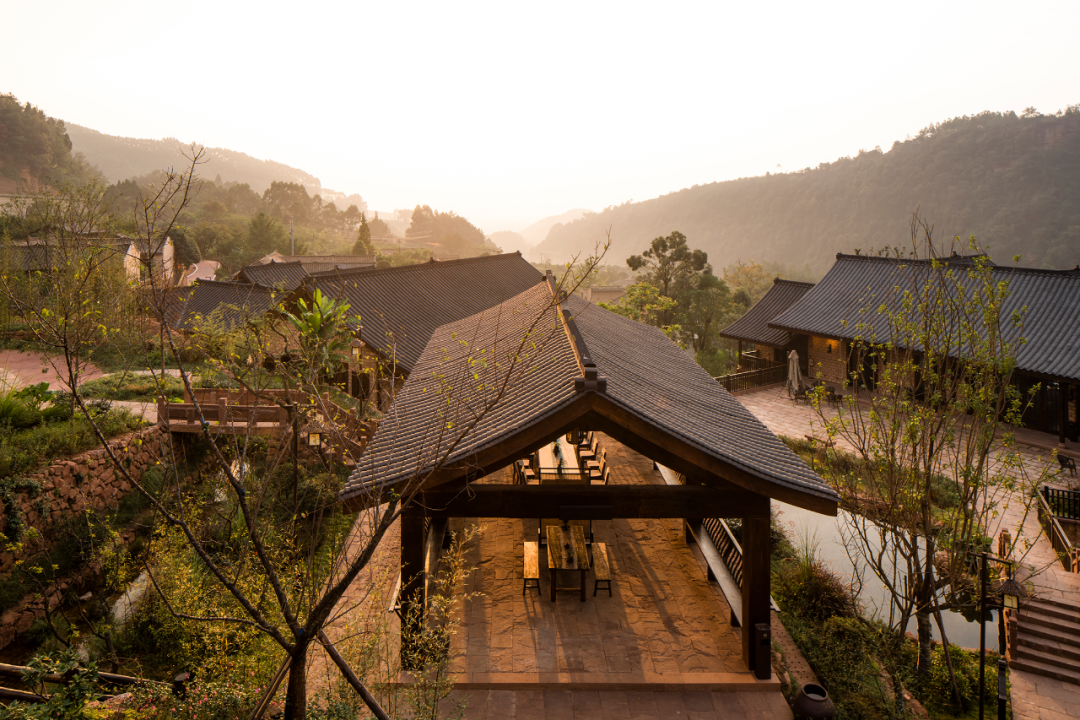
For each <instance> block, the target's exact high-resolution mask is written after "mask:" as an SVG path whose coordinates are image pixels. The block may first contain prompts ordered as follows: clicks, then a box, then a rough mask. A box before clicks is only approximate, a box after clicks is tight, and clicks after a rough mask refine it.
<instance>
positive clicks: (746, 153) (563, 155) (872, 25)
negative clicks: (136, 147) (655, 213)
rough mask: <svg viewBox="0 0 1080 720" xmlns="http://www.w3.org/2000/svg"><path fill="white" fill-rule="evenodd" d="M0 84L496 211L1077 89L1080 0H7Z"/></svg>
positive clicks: (756, 160)
mask: <svg viewBox="0 0 1080 720" xmlns="http://www.w3.org/2000/svg"><path fill="white" fill-rule="evenodd" d="M0 18H2V19H3V24H4V25H5V26H6V27H5V32H4V42H3V43H2V44H0V92H10V93H13V94H15V96H16V97H18V98H19V99H20V100H22V101H30V102H32V103H34V104H35V105H37V106H39V107H40V108H42V109H43V110H44V111H45V112H46V113H47V114H49V115H52V116H55V117H59V118H63V119H64V120H69V121H72V122H75V123H78V124H80V125H85V126H88V127H91V128H93V129H95V130H100V131H101V132H105V133H109V134H112V135H124V136H130V137H145V138H162V137H176V138H179V139H181V140H184V141H198V142H201V143H205V144H206V145H209V146H216V147H226V148H230V149H233V150H239V151H242V152H246V153H248V154H250V155H253V156H255V157H258V158H267V159H273V160H277V161H279V162H283V163H286V164H288V165H292V166H295V167H299V168H301V169H303V170H306V171H307V172H310V173H311V174H313V175H315V176H316V177H318V178H319V179H320V181H321V182H322V184H323V186H325V187H329V188H333V189H335V190H341V191H344V192H347V193H352V192H358V193H360V194H361V195H362V196H363V197H364V199H365V200H367V202H368V204H369V206H370V207H372V208H373V209H380V210H389V209H392V208H395V207H412V206H414V205H416V204H417V203H427V204H429V205H431V206H432V207H434V208H436V209H438V210H454V211H455V212H457V213H459V214H461V215H464V216H465V217H467V218H469V219H470V220H472V221H473V222H474V223H475V224H477V225H479V226H480V227H482V228H483V229H484V230H485V231H487V232H494V231H497V230H520V229H521V228H523V227H525V226H527V225H529V224H530V223H532V222H534V221H536V220H538V219H540V218H542V217H544V216H547V215H554V214H557V213H561V212H563V211H565V210H568V209H570V208H572V207H587V208H591V209H593V210H600V209H602V208H604V207H605V206H607V205H617V204H621V203H623V202H625V201H627V200H630V199H634V200H645V199H648V198H651V197H656V196H657V195H662V194H665V193H668V192H671V191H673V190H678V189H681V188H684V187H689V186H691V185H695V184H701V183H708V182H712V181H715V180H726V179H731V178H736V177H741V176H747V175H760V174H763V173H765V172H766V171H773V172H776V171H777V165H780V166H781V168H782V169H783V170H785V171H789V170H796V169H799V168H803V167H807V166H813V165H817V164H818V163H820V162H828V161H831V160H834V159H836V158H837V157H839V156H842V155H849V154H855V153H857V152H858V150H859V149H860V148H866V149H871V148H873V147H874V146H875V145H880V146H881V147H882V149H883V150H888V148H889V147H890V146H891V145H892V143H893V141H894V140H897V139H903V138H904V137H905V136H906V135H908V134H912V135H914V134H915V133H916V132H918V130H919V129H920V128H922V127H924V126H926V125H928V124H930V123H932V122H935V121H941V120H944V119H946V118H949V117H953V116H957V115H964V114H972V113H976V112H979V111H982V110H988V109H989V110H1016V111H1017V112H1019V111H1020V110H1022V109H1023V108H1025V107H1027V106H1029V105H1031V106H1035V107H1036V108H1038V109H1039V110H1040V111H1042V112H1053V111H1056V110H1058V109H1064V107H1065V106H1066V105H1068V104H1071V103H1080V42H1078V41H1077V39H1076V29H1077V28H1078V27H1080V2H1077V1H1076V0H1071V1H1069V2H1044V1H1039V0H1029V1H1027V2H1023V3H1020V2H1015V0H1014V1H1013V2H986V1H983V2H963V3H961V2H943V1H942V0H937V1H936V2H926V3H920V2H905V3H880V2H879V3H870V2H865V0H863V1H862V2H851V3H829V2H824V3H820V2H819V3H807V2H797V3H794V2H793V3H779V2H771V3H748V2H739V3H734V2H715V1H714V2H698V3H674V2H650V3H631V2H625V1H623V2H618V3H587V2H585V3H583V2H574V3H557V2H545V3H536V4H526V3H513V2H505V1H504V2H499V3H486V4H481V3H467V2H466V3H460V2H459V3H447V2H440V3H403V2H389V3H387V2H381V3H359V2H340V3H334V2H322V3H313V2H309V3H304V2H290V3H284V2H261V3H254V2H245V3H240V2H228V1H226V2H221V1H220V0H219V1H218V2H201V1H198V0H195V1H189V2H185V3H175V2H171V3H160V2H156V3H147V2H138V3H136V2H127V1H116V0H114V1H112V2H108V3H88V2H85V0H79V1H78V2H49V1H48V0H34V1H33V2H22V1H18V0H0Z"/></svg>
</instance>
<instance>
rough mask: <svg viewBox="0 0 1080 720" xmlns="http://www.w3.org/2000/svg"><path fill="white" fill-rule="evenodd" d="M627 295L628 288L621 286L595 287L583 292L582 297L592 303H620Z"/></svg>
mask: <svg viewBox="0 0 1080 720" xmlns="http://www.w3.org/2000/svg"><path fill="white" fill-rule="evenodd" d="M625 294H626V288H624V287H622V286H621V285H593V286H591V287H587V288H585V289H584V290H583V291H582V292H581V296H582V297H583V298H585V299H586V300H587V301H589V302H592V303H600V302H606V303H613V302H618V301H619V300H620V299H621V298H622V296H623V295H625Z"/></svg>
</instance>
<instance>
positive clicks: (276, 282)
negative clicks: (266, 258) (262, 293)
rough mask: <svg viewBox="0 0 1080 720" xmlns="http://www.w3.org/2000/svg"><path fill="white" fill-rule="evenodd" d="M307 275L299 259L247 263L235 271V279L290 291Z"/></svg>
mask: <svg viewBox="0 0 1080 720" xmlns="http://www.w3.org/2000/svg"><path fill="white" fill-rule="evenodd" d="M307 277H308V273H307V271H306V270H304V266H303V265H302V264H301V263H300V261H294V262H274V261H271V262H269V263H266V264H265V265H247V266H245V267H243V268H241V269H240V272H238V273H236V280H237V281H238V282H243V283H253V284H255V285H262V286H264V287H272V288H276V289H278V290H286V291H289V292H292V291H293V290H295V289H296V288H297V287H299V286H300V284H301V283H303V282H304V280H305V279H306V278H307Z"/></svg>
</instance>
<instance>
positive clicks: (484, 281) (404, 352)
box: [306, 253, 542, 372]
mask: <svg viewBox="0 0 1080 720" xmlns="http://www.w3.org/2000/svg"><path fill="white" fill-rule="evenodd" d="M541 278H542V276H541V275H540V272H539V271H538V270H536V268H534V267H533V266H532V265H530V264H529V263H528V262H526V261H525V260H524V259H523V258H522V257H521V254H520V253H508V254H503V255H489V256H486V257H476V258H466V259H464V260H452V261H448V262H426V263H418V264H416V265H405V266H402V267H396V268H385V269H380V270H363V271H357V270H354V271H348V272H340V273H334V274H330V275H323V276H316V277H313V278H311V279H309V280H308V281H307V283H306V287H307V288H308V289H309V291H310V292H314V290H315V289H319V290H321V291H322V293H323V294H324V295H328V296H330V297H334V298H337V297H341V298H343V299H345V300H346V301H347V302H348V303H349V305H350V308H349V314H350V315H359V316H360V318H361V323H362V325H363V340H364V343H365V344H367V345H369V346H371V347H373V348H374V349H375V350H376V351H378V352H379V353H380V354H381V355H383V357H385V358H388V359H389V358H393V359H394V360H395V361H396V363H397V366H398V367H399V368H400V369H401V370H404V371H405V372H411V371H412V369H413V366H414V365H415V364H416V362H417V360H418V359H419V358H420V355H421V353H422V352H423V351H424V346H425V345H427V342H428V340H429V339H430V338H431V336H432V334H433V333H434V332H435V330H436V329H438V328H439V327H440V326H442V325H445V324H446V323H450V322H454V321H455V320H460V319H462V318H465V317H469V316H470V315H474V314H476V313H478V312H482V311H484V310H487V309H488V308H491V307H494V306H496V305H498V304H500V303H502V302H504V301H506V300H508V299H510V298H512V297H514V296H516V295H518V294H519V293H521V292H522V291H524V290H527V289H529V288H531V287H533V286H535V285H536V284H537V283H538V282H540V280H541Z"/></svg>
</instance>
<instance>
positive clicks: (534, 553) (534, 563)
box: [521, 541, 540, 595]
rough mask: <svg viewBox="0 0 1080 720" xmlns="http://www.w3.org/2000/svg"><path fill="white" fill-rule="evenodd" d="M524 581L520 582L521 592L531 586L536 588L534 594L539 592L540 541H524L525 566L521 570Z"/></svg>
mask: <svg viewBox="0 0 1080 720" xmlns="http://www.w3.org/2000/svg"><path fill="white" fill-rule="evenodd" d="M521 576H522V578H524V582H523V583H522V584H521V594H522V595H524V594H525V591H526V590H527V589H529V588H531V587H534V588H536V594H537V595H539V594H540V543H538V542H531V541H526V542H525V567H524V568H523V569H522V572H521Z"/></svg>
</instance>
